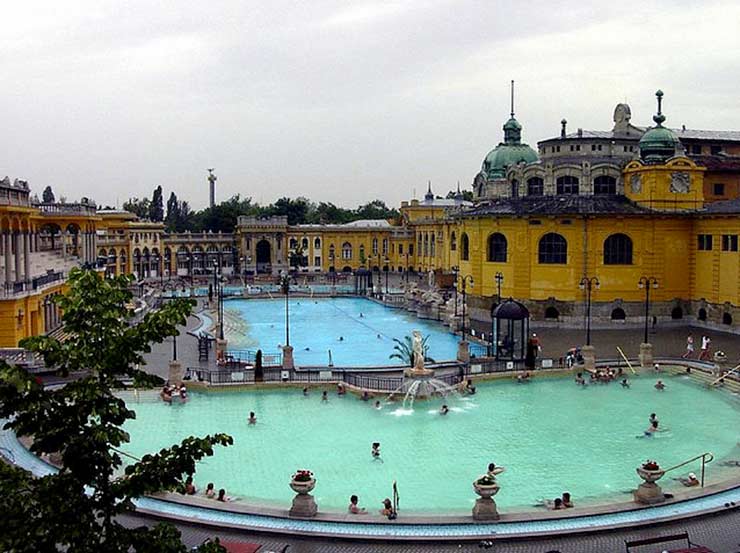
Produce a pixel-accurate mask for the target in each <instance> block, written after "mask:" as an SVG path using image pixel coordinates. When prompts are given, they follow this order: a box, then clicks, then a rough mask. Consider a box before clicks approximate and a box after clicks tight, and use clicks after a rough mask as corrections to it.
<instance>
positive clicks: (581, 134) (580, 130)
mask: <svg viewBox="0 0 740 553" xmlns="http://www.w3.org/2000/svg"><path fill="white" fill-rule="evenodd" d="M578 138H583V129H578Z"/></svg>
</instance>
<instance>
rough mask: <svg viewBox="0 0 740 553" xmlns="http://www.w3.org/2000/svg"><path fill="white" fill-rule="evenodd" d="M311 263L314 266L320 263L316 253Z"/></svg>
mask: <svg viewBox="0 0 740 553" xmlns="http://www.w3.org/2000/svg"><path fill="white" fill-rule="evenodd" d="M313 265H314V267H318V266H319V265H321V258H320V257H319V256H318V255H317V256H316V257H314V258H313Z"/></svg>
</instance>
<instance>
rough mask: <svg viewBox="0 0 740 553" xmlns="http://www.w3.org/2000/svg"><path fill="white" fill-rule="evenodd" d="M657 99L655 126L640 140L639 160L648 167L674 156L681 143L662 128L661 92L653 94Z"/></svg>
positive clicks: (663, 118)
mask: <svg viewBox="0 0 740 553" xmlns="http://www.w3.org/2000/svg"><path fill="white" fill-rule="evenodd" d="M655 96H656V97H657V98H658V113H656V114H655V115H653V121H655V126H654V127H650V128H649V129H648V130H647V131H646V132H645V134H643V135H642V138H641V139H640V158H642V160H643V161H644V162H645V163H647V164H650V165H655V164H661V163H664V162H666V161H667V160H668V159H670V158H672V157H673V156H675V155H676V150H680V149H681V142H680V141H679V140H678V137H677V136H676V135H675V134H674V133H673V131H672V130H671V129H669V128H667V127H664V126H663V122H664V121H665V115H663V113H662V111H661V107H662V102H663V91H662V90H658V91H657V92H656V93H655Z"/></svg>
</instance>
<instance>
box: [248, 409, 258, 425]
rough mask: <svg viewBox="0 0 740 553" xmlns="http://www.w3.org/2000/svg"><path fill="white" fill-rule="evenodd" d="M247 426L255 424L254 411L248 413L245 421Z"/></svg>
mask: <svg viewBox="0 0 740 553" xmlns="http://www.w3.org/2000/svg"><path fill="white" fill-rule="evenodd" d="M247 423H248V424H257V416H256V415H255V414H254V411H250V412H249V418H248V419H247Z"/></svg>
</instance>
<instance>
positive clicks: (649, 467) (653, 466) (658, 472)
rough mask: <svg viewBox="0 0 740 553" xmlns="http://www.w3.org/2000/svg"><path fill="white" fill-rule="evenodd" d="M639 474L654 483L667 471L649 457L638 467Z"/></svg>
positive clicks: (648, 481) (646, 480)
mask: <svg viewBox="0 0 740 553" xmlns="http://www.w3.org/2000/svg"><path fill="white" fill-rule="evenodd" d="M637 474H638V475H639V476H640V478H642V479H643V480H644V481H645V482H647V483H649V484H652V483H654V482H657V481H658V480H660V479H661V478H662V477H663V475H664V474H665V471H664V470H662V469H661V468H660V465H658V462H657V461H653V460H650V459H648V460H647V461H645V462H644V463H643V464H642V466H640V467H639V468H638V469H637Z"/></svg>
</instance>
